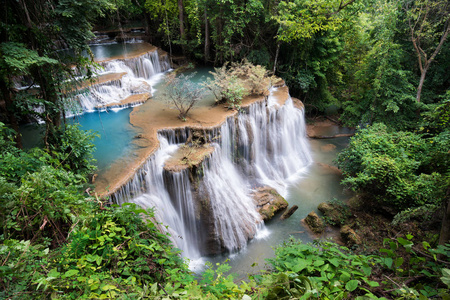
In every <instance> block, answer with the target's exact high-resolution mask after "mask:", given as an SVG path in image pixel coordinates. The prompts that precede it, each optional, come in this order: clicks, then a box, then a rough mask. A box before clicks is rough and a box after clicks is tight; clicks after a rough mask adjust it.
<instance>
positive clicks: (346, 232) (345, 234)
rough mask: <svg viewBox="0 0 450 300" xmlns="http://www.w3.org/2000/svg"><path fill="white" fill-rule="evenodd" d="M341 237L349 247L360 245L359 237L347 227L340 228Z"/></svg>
mask: <svg viewBox="0 0 450 300" xmlns="http://www.w3.org/2000/svg"><path fill="white" fill-rule="evenodd" d="M341 237H342V240H343V241H344V243H345V244H346V245H347V246H349V247H351V246H353V245H359V244H361V237H360V236H359V235H358V234H356V232H355V231H354V230H353V229H352V228H351V227H350V226H348V225H345V226H342V228H341Z"/></svg>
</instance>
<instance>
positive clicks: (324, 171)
mask: <svg viewBox="0 0 450 300" xmlns="http://www.w3.org/2000/svg"><path fill="white" fill-rule="evenodd" d="M316 165H317V166H318V171H319V174H320V175H337V176H341V175H342V171H341V170H339V168H337V167H335V166H330V165H327V164H324V163H319V162H318V163H316Z"/></svg>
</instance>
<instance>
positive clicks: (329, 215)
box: [317, 202, 346, 225]
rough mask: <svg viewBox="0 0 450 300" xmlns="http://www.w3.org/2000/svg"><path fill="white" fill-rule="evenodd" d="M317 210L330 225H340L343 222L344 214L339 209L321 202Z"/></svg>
mask: <svg viewBox="0 0 450 300" xmlns="http://www.w3.org/2000/svg"><path fill="white" fill-rule="evenodd" d="M317 209H318V210H319V211H320V212H321V213H322V214H323V215H324V216H325V217H326V219H328V221H329V222H328V223H330V224H331V225H341V224H342V223H343V222H344V221H345V218H346V216H345V214H344V213H343V212H342V209H341V208H340V207H337V206H335V205H332V204H329V203H325V202H322V203H320V204H319V206H318V207H317Z"/></svg>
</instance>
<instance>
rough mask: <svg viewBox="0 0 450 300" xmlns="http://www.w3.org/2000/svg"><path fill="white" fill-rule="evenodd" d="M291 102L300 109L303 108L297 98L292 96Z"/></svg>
mask: <svg viewBox="0 0 450 300" xmlns="http://www.w3.org/2000/svg"><path fill="white" fill-rule="evenodd" d="M292 102H293V103H294V106H295V107H296V108H298V109H300V110H303V109H304V108H305V105H304V104H303V102H302V101H300V100H299V99H297V98H292Z"/></svg>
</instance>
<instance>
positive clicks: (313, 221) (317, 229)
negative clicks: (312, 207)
mask: <svg viewBox="0 0 450 300" xmlns="http://www.w3.org/2000/svg"><path fill="white" fill-rule="evenodd" d="M305 223H306V224H307V225H308V227H309V228H310V229H311V231H312V232H314V233H315V234H322V233H323V232H324V230H325V223H324V222H323V220H322V219H321V218H320V217H319V216H318V215H317V214H316V213H315V212H313V211H312V212H310V213H309V214H308V215H307V216H306V218H305Z"/></svg>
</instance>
